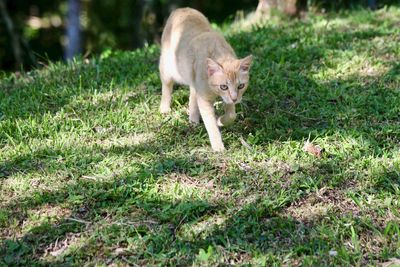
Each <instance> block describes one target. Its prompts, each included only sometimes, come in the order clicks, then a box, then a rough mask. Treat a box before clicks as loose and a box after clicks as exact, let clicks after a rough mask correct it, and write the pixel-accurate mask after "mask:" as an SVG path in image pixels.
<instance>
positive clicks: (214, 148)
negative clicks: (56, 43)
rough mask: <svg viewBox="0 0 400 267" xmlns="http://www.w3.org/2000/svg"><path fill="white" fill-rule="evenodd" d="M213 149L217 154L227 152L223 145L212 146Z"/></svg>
mask: <svg viewBox="0 0 400 267" xmlns="http://www.w3.org/2000/svg"><path fill="white" fill-rule="evenodd" d="M212 149H213V150H214V151H215V152H224V151H225V147H224V145H223V144H221V145H213V146H212Z"/></svg>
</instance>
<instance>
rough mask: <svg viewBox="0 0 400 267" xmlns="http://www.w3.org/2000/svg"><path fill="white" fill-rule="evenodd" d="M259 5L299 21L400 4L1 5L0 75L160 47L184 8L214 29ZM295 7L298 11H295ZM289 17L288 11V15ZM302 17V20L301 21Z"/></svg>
mask: <svg viewBox="0 0 400 267" xmlns="http://www.w3.org/2000/svg"><path fill="white" fill-rule="evenodd" d="M259 1H260V2H269V4H271V3H272V4H274V5H277V6H279V5H281V6H282V3H283V6H290V5H292V7H290V8H289V9H288V10H289V11H288V12H287V13H288V14H289V15H290V16H292V17H296V16H297V15H298V14H299V12H300V10H301V11H302V12H307V10H309V9H310V8H311V7H312V9H313V10H319V11H321V12H322V11H338V10H341V9H351V8H358V7H369V8H372V9H375V8H380V7H382V6H384V5H390V4H394V3H397V2H399V0H376V1H375V0H337V1H330V0H101V1H100V0H98V1H95V0H58V1H57V0H35V1H26V0H0V70H6V71H15V70H23V69H24V70H28V69H30V68H32V67H37V66H40V65H43V64H46V62H48V61H49V60H60V59H68V58H71V57H72V56H74V55H77V54H80V55H82V56H84V57H88V56H91V55H94V54H98V53H101V52H102V51H104V50H106V49H122V50H133V49H136V48H139V47H142V46H144V45H146V44H152V43H158V42H159V40H160V35H161V32H162V27H163V24H164V23H165V20H166V19H167V18H168V15H169V13H170V12H171V11H172V10H173V9H175V8H177V7H182V6H190V7H194V8H196V9H198V10H200V11H202V12H203V13H204V14H206V16H207V17H208V18H209V19H210V20H211V21H212V22H216V23H223V22H229V21H232V20H233V19H234V18H235V14H236V12H237V11H239V10H243V11H245V12H251V11H255V10H256V8H257V6H259ZM293 7H294V9H293ZM284 11H285V10H284ZM297 17H298V16H297Z"/></svg>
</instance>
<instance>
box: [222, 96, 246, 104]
mask: <svg viewBox="0 0 400 267" xmlns="http://www.w3.org/2000/svg"><path fill="white" fill-rule="evenodd" d="M222 100H223V101H224V102H225V104H237V103H240V101H241V100H242V99H239V98H237V99H235V100H233V99H232V98H230V97H222Z"/></svg>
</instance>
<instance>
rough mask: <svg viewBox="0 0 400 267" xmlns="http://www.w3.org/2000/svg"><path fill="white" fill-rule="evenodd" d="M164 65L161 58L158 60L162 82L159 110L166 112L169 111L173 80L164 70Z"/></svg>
mask: <svg viewBox="0 0 400 267" xmlns="http://www.w3.org/2000/svg"><path fill="white" fill-rule="evenodd" d="M164 68H165V66H164V64H163V60H162V58H161V60H160V78H161V84H162V88H161V90H162V95H161V103H160V112H161V113H168V112H170V111H171V100H172V89H173V87H174V81H173V79H172V77H171V76H170V75H168V73H167V70H164Z"/></svg>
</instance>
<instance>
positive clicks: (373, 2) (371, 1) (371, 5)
mask: <svg viewBox="0 0 400 267" xmlns="http://www.w3.org/2000/svg"><path fill="white" fill-rule="evenodd" d="M368 7H369V8H370V9H372V10H375V9H376V0H368Z"/></svg>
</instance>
